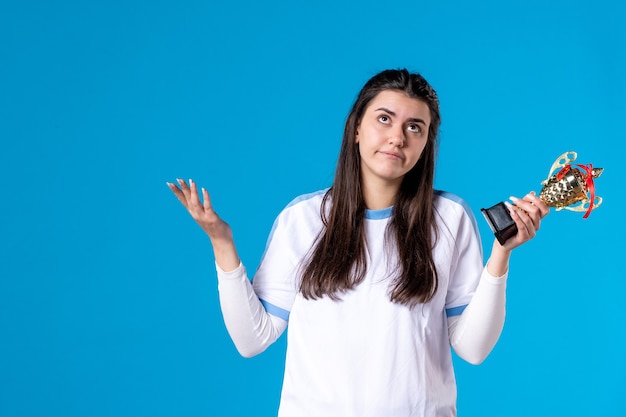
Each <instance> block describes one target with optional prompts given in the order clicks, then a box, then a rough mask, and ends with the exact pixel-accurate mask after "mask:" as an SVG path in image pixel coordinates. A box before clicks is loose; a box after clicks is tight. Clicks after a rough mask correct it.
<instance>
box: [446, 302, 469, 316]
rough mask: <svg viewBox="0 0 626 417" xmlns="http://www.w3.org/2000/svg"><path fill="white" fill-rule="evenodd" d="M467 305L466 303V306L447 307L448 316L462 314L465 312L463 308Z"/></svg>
mask: <svg viewBox="0 0 626 417" xmlns="http://www.w3.org/2000/svg"><path fill="white" fill-rule="evenodd" d="M465 307H467V304H465V305H464V306H458V307H452V308H446V316H448V317H453V316H460V315H461V313H463V310H465Z"/></svg>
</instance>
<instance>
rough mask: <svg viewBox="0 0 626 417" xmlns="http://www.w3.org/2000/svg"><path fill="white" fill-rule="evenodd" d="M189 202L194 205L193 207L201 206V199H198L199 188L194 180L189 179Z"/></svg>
mask: <svg viewBox="0 0 626 417" xmlns="http://www.w3.org/2000/svg"><path fill="white" fill-rule="evenodd" d="M189 192H190V194H189V202H190V203H191V204H192V205H193V206H198V207H199V206H201V204H200V198H198V188H197V186H196V183H195V182H194V180H192V179H191V178H190V179H189Z"/></svg>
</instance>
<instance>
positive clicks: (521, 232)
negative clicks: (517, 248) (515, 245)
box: [507, 197, 535, 242]
mask: <svg viewBox="0 0 626 417" xmlns="http://www.w3.org/2000/svg"><path fill="white" fill-rule="evenodd" d="M511 200H513V201H514V202H515V201H520V200H519V199H518V198H516V197H512V198H511ZM507 207H508V208H509V212H510V213H511V218H512V219H513V221H515V225H516V226H517V230H518V233H517V235H518V237H519V239H520V241H522V242H523V241H526V240H529V239H530V238H532V237H533V236H534V235H535V226H534V223H533V220H532V218H531V217H530V215H529V214H528V212H526V210H524V209H523V208H522V207H520V206H519V205H518V204H517V203H516V204H515V205H511V204H510V203H507Z"/></svg>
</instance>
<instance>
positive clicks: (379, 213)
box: [365, 207, 393, 220]
mask: <svg viewBox="0 0 626 417" xmlns="http://www.w3.org/2000/svg"><path fill="white" fill-rule="evenodd" d="M392 213H393V207H387V208H384V209H381V210H368V209H366V210H365V218H366V219H368V220H381V219H388V218H389V217H391V214H392Z"/></svg>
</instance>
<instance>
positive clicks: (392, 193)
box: [361, 181, 400, 210]
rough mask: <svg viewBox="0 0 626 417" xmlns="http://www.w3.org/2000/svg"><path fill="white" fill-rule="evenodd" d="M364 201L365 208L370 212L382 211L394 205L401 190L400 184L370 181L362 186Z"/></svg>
mask: <svg viewBox="0 0 626 417" xmlns="http://www.w3.org/2000/svg"><path fill="white" fill-rule="evenodd" d="M361 188H362V190H363V200H364V201H365V207H366V208H367V209H369V210H382V209H384V208H387V207H391V206H393V205H394V203H395V201H396V195H397V194H398V190H399V189H400V182H398V183H397V184H395V183H389V182H386V181H380V182H378V181H377V182H375V183H372V181H368V182H367V183H363V184H362V187H361Z"/></svg>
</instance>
